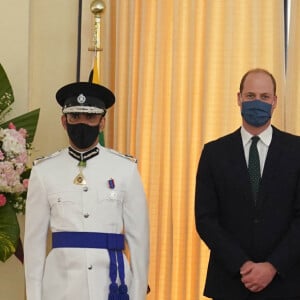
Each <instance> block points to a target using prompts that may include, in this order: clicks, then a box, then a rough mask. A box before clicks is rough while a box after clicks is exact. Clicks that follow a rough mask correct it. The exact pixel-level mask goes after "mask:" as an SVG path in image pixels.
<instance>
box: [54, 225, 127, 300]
mask: <svg viewBox="0 0 300 300" xmlns="http://www.w3.org/2000/svg"><path fill="white" fill-rule="evenodd" d="M124 244H125V243H124V235H123V234H117V233H101V232H69V231H68V232H53V233H52V248H97V249H107V250H108V254H109V260H110V264H109V277H110V280H111V283H110V285H109V295H108V300H129V296H128V289H127V286H126V284H125V272H124V260H123V252H122V250H123V249H124ZM118 273H119V278H120V282H121V284H120V286H118V284H117V282H116V280H117V275H118Z"/></svg>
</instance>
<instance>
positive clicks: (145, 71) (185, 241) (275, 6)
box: [101, 0, 297, 300]
mask: <svg viewBox="0 0 300 300" xmlns="http://www.w3.org/2000/svg"><path fill="white" fill-rule="evenodd" d="M295 2H297V1H295ZM106 6H107V7H106V11H105V16H104V39H103V48H104V51H103V54H102V72H101V76H102V78H103V84H105V85H107V86H109V87H111V88H112V89H113V90H114V92H115V94H116V105H115V107H114V109H113V110H112V111H110V112H109V114H108V117H107V127H106V131H105V140H106V145H107V146H108V147H112V148H115V149H117V150H119V151H121V152H123V153H129V154H132V155H134V156H136V157H137V158H138V166H139V170H140V173H141V176H142V179H143V182H144V186H145V190H146V194H147V198H148V202H149V214H150V222H151V260H150V274H149V275H150V277H149V283H150V286H151V293H150V295H149V296H148V299H153V300H183V299H187V300H189V299H190V300H192V299H193V300H194V299H204V297H203V296H202V293H203V287H204V282H205V277H206V266H207V260H208V255H209V251H208V250H207V248H206V246H205V245H204V244H203V243H202V242H200V239H199V237H198V235H197V233H196V231H195V225H194V188H195V175H196V170H197V164H198V160H199V155H200V153H201V149H202V146H203V143H205V142H207V141H209V140H211V139H214V138H217V137H219V136H221V135H224V134H226V133H229V132H231V131H233V130H235V129H236V128H237V127H238V126H239V125H240V123H241V117H240V112H239V108H238V106H237V101H236V93H237V92H238V88H239V81H240V78H241V76H242V75H243V74H244V73H245V72H246V71H247V70H248V69H250V68H254V67H261V68H266V69H268V70H269V71H271V72H272V73H273V74H274V75H275V77H276V78H277V81H278V96H279V102H278V107H277V110H276V113H275V116H274V124H275V125H277V126H279V127H281V128H282V126H283V125H284V105H283V101H282V100H283V99H282V93H283V92H282V91H283V86H282V85H283V83H284V29H283V28H284V27H283V11H284V9H283V1H281V0H263V1H262V0H210V1H208V0H206V1H205V0H185V1H179V0H164V1H140V0H130V1H129V0H128V1H125V0H110V1H106ZM295 53H296V52H295ZM281 99H282V100H281Z"/></svg>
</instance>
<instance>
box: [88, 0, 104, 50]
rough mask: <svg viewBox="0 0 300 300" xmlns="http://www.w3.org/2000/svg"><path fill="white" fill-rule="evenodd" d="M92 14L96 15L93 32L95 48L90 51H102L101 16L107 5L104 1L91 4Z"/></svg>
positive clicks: (100, 0) (97, 0) (96, 0)
mask: <svg viewBox="0 0 300 300" xmlns="http://www.w3.org/2000/svg"><path fill="white" fill-rule="evenodd" d="M90 9H91V12H92V13H93V14H94V30H93V46H92V47H90V48H89V49H88V50H89V51H94V52H95V53H96V52H98V51H102V49H101V48H100V21H101V14H102V13H103V11H104V9H105V3H104V1H102V0H94V1H92V2H91V4H90Z"/></svg>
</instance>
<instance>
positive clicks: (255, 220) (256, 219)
mask: <svg viewBox="0 0 300 300" xmlns="http://www.w3.org/2000/svg"><path fill="white" fill-rule="evenodd" d="M260 222H261V219H258V218H255V219H254V220H253V223H254V224H258V223H260Z"/></svg>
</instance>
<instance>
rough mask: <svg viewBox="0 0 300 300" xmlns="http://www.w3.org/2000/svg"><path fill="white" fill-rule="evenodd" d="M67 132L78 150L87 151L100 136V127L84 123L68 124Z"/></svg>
mask: <svg viewBox="0 0 300 300" xmlns="http://www.w3.org/2000/svg"><path fill="white" fill-rule="evenodd" d="M67 132H68V136H69V138H70V140H71V141H72V142H73V144H74V145H75V146H76V147H77V148H78V149H86V148H89V147H90V146H91V145H93V143H94V142H95V141H96V139H97V137H98V135H99V125H96V126H89V125H87V124H83V123H79V124H69V123H67Z"/></svg>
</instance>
